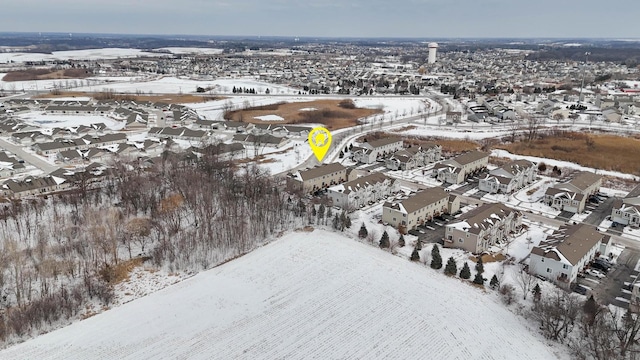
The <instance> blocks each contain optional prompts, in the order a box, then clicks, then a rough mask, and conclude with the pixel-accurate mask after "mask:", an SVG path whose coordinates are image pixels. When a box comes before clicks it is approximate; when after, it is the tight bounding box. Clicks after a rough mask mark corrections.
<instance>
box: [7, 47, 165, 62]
mask: <svg viewBox="0 0 640 360" xmlns="http://www.w3.org/2000/svg"><path fill="white" fill-rule="evenodd" d="M138 56H158V54H154V53H150V52H145V51H142V50H140V49H120V48H104V49H87V50H68V51H54V52H52V53H51V54H44V53H24V52H0V63H7V62H9V61H13V62H26V61H52V60H101V59H117V58H132V57H138Z"/></svg>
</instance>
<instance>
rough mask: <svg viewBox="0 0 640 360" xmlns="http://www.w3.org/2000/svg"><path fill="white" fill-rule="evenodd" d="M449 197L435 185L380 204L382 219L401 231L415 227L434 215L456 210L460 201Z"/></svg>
mask: <svg viewBox="0 0 640 360" xmlns="http://www.w3.org/2000/svg"><path fill="white" fill-rule="evenodd" d="M450 197H451V196H450V195H449V193H448V192H446V191H444V190H443V189H442V188H439V187H435V188H429V189H425V190H422V191H420V192H418V193H417V194H415V195H413V196H411V197H409V198H408V199H404V200H400V201H396V202H385V203H384V205H383V206H382V221H383V222H384V223H388V224H389V225H391V226H394V227H396V228H398V229H399V230H400V231H401V232H404V231H406V230H412V229H415V228H416V226H418V225H421V224H424V223H425V222H427V221H430V220H432V219H433V218H434V217H435V216H438V215H441V214H451V213H454V212H456V211H458V210H459V207H460V201H459V200H457V201H455V200H453V201H452V200H450ZM456 198H457V197H456ZM455 206H457V207H455Z"/></svg>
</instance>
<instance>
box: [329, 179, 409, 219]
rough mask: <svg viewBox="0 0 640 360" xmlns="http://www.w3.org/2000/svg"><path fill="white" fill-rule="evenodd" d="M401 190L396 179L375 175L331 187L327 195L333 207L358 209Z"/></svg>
mask: <svg viewBox="0 0 640 360" xmlns="http://www.w3.org/2000/svg"><path fill="white" fill-rule="evenodd" d="M399 190H400V184H399V183H398V181H397V180H396V179H393V178H390V177H388V176H386V175H384V174H381V173H373V174H369V175H366V176H363V177H361V178H358V179H356V180H352V181H348V182H345V183H343V184H339V185H334V186H331V187H330V188H329V189H328V190H327V195H328V196H329V198H330V199H331V200H332V201H333V205H335V206H339V207H341V208H343V209H348V210H351V209H357V208H359V207H362V206H364V205H367V204H368V203H369V202H371V201H379V200H382V199H383V198H385V197H387V196H390V195H392V194H394V193H396V192H397V191H399Z"/></svg>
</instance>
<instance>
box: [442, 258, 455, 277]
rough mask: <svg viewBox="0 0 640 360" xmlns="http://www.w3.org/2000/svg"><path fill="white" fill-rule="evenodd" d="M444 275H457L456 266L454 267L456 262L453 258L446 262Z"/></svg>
mask: <svg viewBox="0 0 640 360" xmlns="http://www.w3.org/2000/svg"><path fill="white" fill-rule="evenodd" d="M444 273H445V275H449V276H454V275H455V274H457V273H458V266H457V265H456V261H455V260H454V259H453V256H451V257H449V260H447V265H446V266H445V267H444Z"/></svg>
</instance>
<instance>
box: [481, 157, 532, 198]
mask: <svg viewBox="0 0 640 360" xmlns="http://www.w3.org/2000/svg"><path fill="white" fill-rule="evenodd" d="M536 170H537V168H536V166H535V164H534V163H532V162H531V161H527V160H516V161H512V162H510V163H508V164H505V165H503V166H501V167H499V168H497V169H493V170H491V171H490V172H489V174H487V176H486V177H484V178H483V179H480V181H479V182H478V188H479V189H480V191H486V192H488V193H490V194H496V193H501V194H511V193H512V192H513V191H515V190H519V189H521V188H523V187H525V186H527V185H529V184H531V183H533V182H534V181H535V180H536V176H537V171H536Z"/></svg>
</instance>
